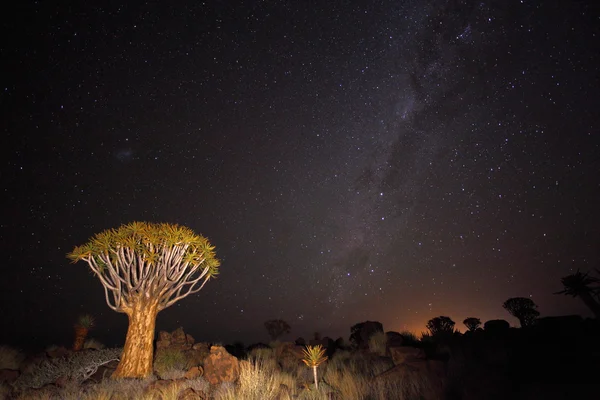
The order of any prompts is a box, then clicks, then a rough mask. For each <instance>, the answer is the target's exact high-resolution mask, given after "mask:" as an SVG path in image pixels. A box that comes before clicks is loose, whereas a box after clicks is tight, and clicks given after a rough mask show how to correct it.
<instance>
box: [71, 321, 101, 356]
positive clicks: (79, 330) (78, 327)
mask: <svg viewBox="0 0 600 400" xmlns="http://www.w3.org/2000/svg"><path fill="white" fill-rule="evenodd" d="M95 324H96V321H95V320H94V317H92V316H91V315H89V314H85V315H82V316H80V317H79V319H77V322H76V323H75V326H74V327H73V328H75V340H74V342H73V351H79V350H81V349H82V348H83V344H84V343H85V339H86V338H87V335H88V333H89V332H90V329H92V328H93V327H94V326H95Z"/></svg>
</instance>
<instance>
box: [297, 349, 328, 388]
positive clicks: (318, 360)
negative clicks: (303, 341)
mask: <svg viewBox="0 0 600 400" xmlns="http://www.w3.org/2000/svg"><path fill="white" fill-rule="evenodd" d="M302 352H303V353H304V358H303V359H302V361H304V364H306V365H307V366H308V367H310V368H312V369H313V376H314V378H315V388H316V389H317V390H319V381H318V380H317V367H318V366H319V365H321V364H322V363H324V362H325V361H327V356H325V349H323V348H322V347H321V345H318V346H306V348H304V349H303V350H302Z"/></svg>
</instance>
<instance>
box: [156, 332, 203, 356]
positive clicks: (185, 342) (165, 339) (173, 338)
mask: <svg viewBox="0 0 600 400" xmlns="http://www.w3.org/2000/svg"><path fill="white" fill-rule="evenodd" d="M158 338H159V339H158V340H157V341H156V349H157V350H158V349H164V348H171V349H179V350H189V349H191V348H192V346H193V345H194V338H193V337H192V336H191V335H188V334H186V333H185V332H184V331H183V328H182V327H179V328H177V329H175V330H174V331H173V332H171V333H168V332H165V331H161V332H159V333H158Z"/></svg>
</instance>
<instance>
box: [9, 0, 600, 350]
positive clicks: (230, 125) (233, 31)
mask: <svg viewBox="0 0 600 400" xmlns="http://www.w3.org/2000/svg"><path fill="white" fill-rule="evenodd" d="M80 3H92V2H70V3H66V2H65V3H62V4H57V3H55V2H31V3H29V2H19V5H18V7H20V9H18V10H17V11H13V12H12V13H9V12H6V13H3V16H2V39H1V40H2V42H1V49H0V57H1V59H2V69H3V71H4V72H3V73H2V74H1V76H0V82H1V95H0V102H1V103H0V104H1V110H2V117H1V120H2V122H1V123H2V125H1V127H2V145H1V150H0V151H1V165H2V169H1V180H2V191H3V193H2V202H3V207H2V211H1V220H0V243H1V246H2V248H1V251H2V255H3V262H2V266H1V268H2V279H1V283H0V293H1V299H0V311H1V314H2V320H3V328H2V330H1V337H0V340H1V341H2V342H8V343H18V344H21V345H32V344H33V343H35V344H37V345H48V344H52V343H56V344H70V343H72V338H73V329H72V326H73V324H74V322H75V321H76V319H77V316H78V315H80V314H82V313H90V314H92V315H94V316H96V318H97V327H96V328H95V329H94V330H93V331H92V332H91V336H93V337H96V338H98V339H100V340H102V341H104V342H106V343H107V344H122V343H123V342H124V338H125V332H126V327H127V318H126V316H125V315H124V314H117V313H115V312H113V311H112V310H110V309H109V308H108V306H107V305H106V304H105V300H104V293H103V289H102V286H101V284H100V282H99V281H98V280H97V279H96V278H95V277H93V275H92V274H91V272H90V270H89V268H88V266H87V265H86V264H85V263H83V262H81V263H78V264H70V263H69V261H68V260H67V259H66V257H65V255H66V253H67V252H69V251H71V250H72V249H73V247H74V246H75V245H80V244H82V243H84V242H85V241H87V240H88V238H90V237H91V236H92V235H93V234H95V233H97V232H100V231H102V230H104V229H107V228H113V227H117V226H119V225H121V224H123V223H128V222H131V221H135V220H144V221H153V222H171V223H179V224H182V225H186V226H188V227H190V228H192V229H193V230H195V231H196V232H198V233H201V234H203V235H205V236H206V237H208V238H209V239H210V241H211V242H212V243H213V244H214V245H215V246H216V247H217V256H218V257H219V258H220V259H221V260H222V267H221V274H220V275H219V277H218V279H216V280H214V281H210V282H209V283H208V284H207V285H206V286H205V288H204V289H203V290H202V291H201V292H199V293H198V294H196V295H192V296H190V297H188V298H186V299H183V300H181V301H180V302H179V303H177V304H176V305H174V306H172V307H171V308H169V309H166V310H164V311H163V312H162V313H161V314H159V316H158V321H157V330H173V329H175V328H177V327H178V326H183V327H184V329H185V330H186V331H188V332H189V333H191V334H192V335H193V336H194V337H195V338H196V339H197V340H205V341H222V342H224V343H228V342H232V341H233V340H241V341H243V342H244V343H246V344H250V343H252V342H256V341H259V340H260V341H266V340H267V335H266V331H265V329H264V327H263V322H264V321H266V320H268V319H273V318H282V319H284V320H286V321H288V322H289V324H290V325H291V326H292V333H291V334H290V335H288V336H287V337H286V338H285V339H294V338H296V337H298V336H303V337H305V338H308V337H310V336H311V335H312V333H313V332H315V331H318V332H320V333H321V334H322V335H323V336H325V335H327V336H331V337H333V338H336V337H338V336H344V338H345V339H347V338H348V336H349V334H350V327H351V326H352V325H354V324H355V323H358V322H361V321H365V320H377V321H380V322H382V323H383V325H384V329H385V330H396V331H401V330H406V329H408V330H412V331H415V332H417V333H420V332H421V331H423V330H425V323H426V321H427V320H429V319H430V318H433V317H436V316H440V315H447V316H450V317H451V318H452V319H453V320H454V321H456V323H457V327H458V328H460V329H463V330H464V326H463V325H462V321H463V319H465V318H466V317H471V316H473V317H479V318H481V319H482V321H485V320H488V319H495V318H503V319H506V320H508V321H509V322H510V323H511V325H513V326H518V322H517V320H516V319H514V318H512V317H511V316H510V315H509V314H508V313H507V312H506V311H505V310H504V309H503V308H502V303H503V302H504V301H505V300H506V299H508V298H509V297H515V296H523V297H531V298H532V299H533V300H534V301H535V302H536V303H537V304H538V305H539V311H540V312H541V314H542V316H548V315H563V314H572V313H577V314H582V315H584V316H587V315H589V314H588V312H587V310H586V309H585V307H584V306H583V304H580V302H579V301H578V300H577V299H572V298H570V297H566V296H562V295H555V294H553V292H556V291H559V290H561V283H560V278H561V277H562V276H565V275H567V274H569V273H572V272H574V271H576V270H577V269H581V270H582V271H588V270H592V269H593V268H594V267H598V260H599V258H600V247H599V243H600V231H599V228H598V221H600V211H599V209H598V203H599V200H600V185H599V183H600V179H599V177H600V174H599V173H598V171H599V170H600V165H599V159H600V148H599V144H600V140H599V134H600V132H599V127H600V116H599V111H598V110H599V107H600V85H599V76H600V46H599V43H600V42H599V40H600V19H599V16H600V11H599V7H598V5H597V4H595V3H596V2H594V1H589V2H585V1H577V2H575V1H567V2H560V5H558V3H559V2H553V1H548V2H546V1H544V2H541V1H535V2H534V1H529V0H525V1H504V0H502V1H481V2H479V1H478V2H470V1H467V2H463V1H442V0H427V1H424V0H407V1H386V0H381V1H318V2H317V1H311V2H300V1H235V2H228V1H223V2H196V1H193V2H192V1H190V2H187V4H184V3H178V2H156V4H154V3H138V2H135V1H131V2H126V3H127V4H125V5H121V6H118V5H114V6H110V7H106V6H99V5H98V6H95V5H91V4H87V5H83V4H80ZM158 3H160V4H158ZM15 6H16V5H15Z"/></svg>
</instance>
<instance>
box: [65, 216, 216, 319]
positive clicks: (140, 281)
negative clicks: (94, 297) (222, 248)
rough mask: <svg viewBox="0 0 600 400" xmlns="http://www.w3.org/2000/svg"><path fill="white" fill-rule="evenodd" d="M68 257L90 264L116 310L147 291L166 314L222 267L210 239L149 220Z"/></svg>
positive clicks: (101, 237) (123, 228) (107, 234)
mask: <svg viewBox="0 0 600 400" xmlns="http://www.w3.org/2000/svg"><path fill="white" fill-rule="evenodd" d="M67 257H68V258H69V259H71V260H72V261H73V262H77V261H80V260H82V261H85V262H87V263H88V265H89V267H90V268H91V269H92V271H93V272H94V274H95V275H96V276H97V277H98V278H99V279H100V282H101V283H102V285H103V286H104V290H105V296H106V302H107V304H108V306H109V307H110V308H111V309H113V310H114V311H117V312H125V310H124V307H127V306H128V305H129V304H130V303H131V301H132V300H133V298H134V297H136V296H139V295H140V294H142V293H143V294H144V296H150V297H155V298H157V299H159V304H158V310H159V311H160V310H163V309H165V308H167V307H169V306H171V305H172V304H173V303H175V302H177V301H178V300H180V299H182V298H184V297H186V296H188V295H189V294H192V293H196V292H198V291H199V290H200V289H202V287H203V286H204V284H205V283H206V282H207V281H208V280H209V279H210V278H213V277H215V276H216V275H217V274H218V273H219V265H220V263H219V260H217V258H216V257H215V251H214V247H213V246H212V245H211V244H210V243H209V241H208V239H206V238H205V237H203V236H201V235H197V234H195V233H194V232H193V231H192V230H191V229H189V228H186V227H184V226H179V225H176V224H167V223H148V222H133V223H130V224H127V225H122V226H120V227H119V228H117V229H108V230H105V231H103V232H101V233H98V234H96V235H95V236H94V237H92V238H91V239H90V240H89V241H88V242H87V243H85V244H83V245H81V246H78V247H75V249H74V250H73V251H72V252H71V253H69V254H68V255H67Z"/></svg>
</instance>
